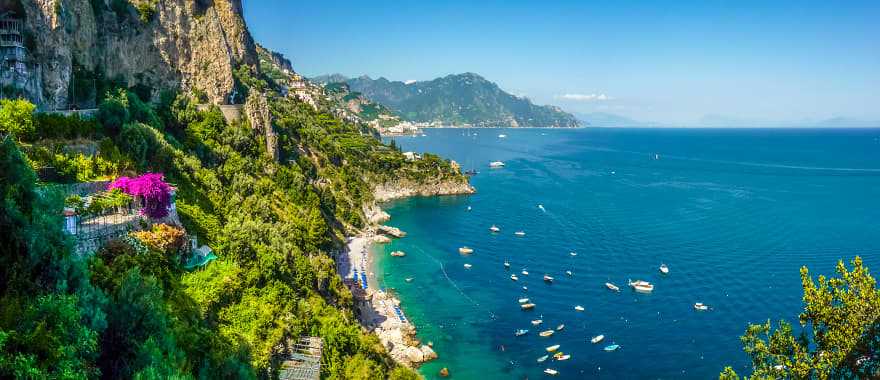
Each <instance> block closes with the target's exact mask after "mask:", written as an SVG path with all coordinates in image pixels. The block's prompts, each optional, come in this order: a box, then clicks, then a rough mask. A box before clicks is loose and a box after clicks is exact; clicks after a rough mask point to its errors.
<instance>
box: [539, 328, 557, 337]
mask: <svg viewBox="0 0 880 380" xmlns="http://www.w3.org/2000/svg"><path fill="white" fill-rule="evenodd" d="M553 333H554V331H553V330H544V331H541V332H540V333H538V335H540V336H541V337H542V338H547V337H550V336H553Z"/></svg>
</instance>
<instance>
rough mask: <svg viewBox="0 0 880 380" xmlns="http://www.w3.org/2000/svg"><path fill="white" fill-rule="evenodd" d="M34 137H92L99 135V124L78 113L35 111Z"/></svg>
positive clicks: (100, 131) (100, 129) (68, 138)
mask: <svg viewBox="0 0 880 380" xmlns="http://www.w3.org/2000/svg"><path fill="white" fill-rule="evenodd" d="M34 126H35V138H36V139H37V140H41V139H67V140H74V139H79V138H92V137H97V136H100V135H101V133H102V132H103V131H102V128H101V125H100V124H99V123H98V122H97V121H96V120H93V119H84V118H81V117H79V115H76V114H74V115H71V116H65V115H62V114H57V113H37V114H35V115H34Z"/></svg>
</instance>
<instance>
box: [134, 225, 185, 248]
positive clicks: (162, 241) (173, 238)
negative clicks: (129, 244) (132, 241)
mask: <svg viewBox="0 0 880 380" xmlns="http://www.w3.org/2000/svg"><path fill="white" fill-rule="evenodd" d="M131 236H134V237H135V238H137V239H138V240H140V241H141V242H143V243H144V245H146V246H147V247H148V248H150V249H154V250H157V251H159V252H164V253H172V252H177V250H178V249H180V247H182V246H183V244H184V242H185V241H184V236H185V233H184V231H183V230H182V229H180V228H177V227H172V226H169V225H167V224H164V223H159V224H154V225H153V228H152V229H151V230H150V231H136V232H132V233H131Z"/></svg>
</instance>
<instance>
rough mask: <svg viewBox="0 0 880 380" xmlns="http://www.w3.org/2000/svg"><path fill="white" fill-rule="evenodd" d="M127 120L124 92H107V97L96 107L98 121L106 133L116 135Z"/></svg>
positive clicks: (126, 103) (126, 97) (126, 102)
mask: <svg viewBox="0 0 880 380" xmlns="http://www.w3.org/2000/svg"><path fill="white" fill-rule="evenodd" d="M129 119H130V115H129V112H128V96H127V94H126V93H125V90H123V89H119V90H117V91H108V92H107V96H106V97H105V98H104V100H103V101H101V104H100V105H98V121H100V122H101V124H103V125H104V128H105V129H106V130H107V132H108V133H110V134H112V135H116V134H117V133H119V131H120V130H121V129H122V125H123V124H125V123H127V122H128V121H129Z"/></svg>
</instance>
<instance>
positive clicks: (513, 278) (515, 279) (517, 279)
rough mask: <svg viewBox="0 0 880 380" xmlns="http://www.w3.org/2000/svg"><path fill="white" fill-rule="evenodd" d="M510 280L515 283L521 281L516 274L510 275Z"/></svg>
mask: <svg viewBox="0 0 880 380" xmlns="http://www.w3.org/2000/svg"><path fill="white" fill-rule="evenodd" d="M510 279H511V280H513V281H519V277H516V275H515V274H512V275H510Z"/></svg>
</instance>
